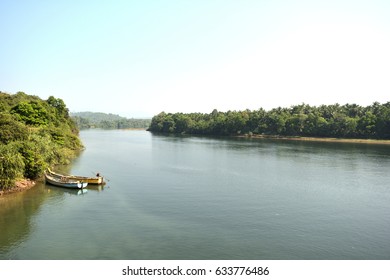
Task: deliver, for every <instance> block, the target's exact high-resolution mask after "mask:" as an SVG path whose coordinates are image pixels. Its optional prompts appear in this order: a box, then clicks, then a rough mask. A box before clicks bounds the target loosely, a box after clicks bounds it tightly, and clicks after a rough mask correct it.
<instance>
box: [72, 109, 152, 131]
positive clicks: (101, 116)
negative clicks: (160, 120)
mask: <svg viewBox="0 0 390 280" xmlns="http://www.w3.org/2000/svg"><path fill="white" fill-rule="evenodd" d="M71 116H72V119H73V120H74V121H75V123H76V124H77V126H78V127H79V128H80V129H87V128H103V129H124V128H145V129H146V128H147V127H149V125H150V119H127V118H124V117H121V116H119V115H114V114H105V113H94V112H79V113H71Z"/></svg>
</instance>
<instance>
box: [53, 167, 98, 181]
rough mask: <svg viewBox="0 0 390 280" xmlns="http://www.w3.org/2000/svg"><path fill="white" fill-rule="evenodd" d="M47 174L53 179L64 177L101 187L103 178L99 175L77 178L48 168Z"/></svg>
mask: <svg viewBox="0 0 390 280" xmlns="http://www.w3.org/2000/svg"><path fill="white" fill-rule="evenodd" d="M47 172H48V173H49V174H50V175H52V176H53V177H66V178H69V179H72V180H78V181H82V182H87V183H88V184H91V185H102V184H104V177H103V176H100V174H99V173H98V174H96V177H86V176H77V175H63V174H59V173H56V172H54V171H52V170H51V169H50V168H48V169H47Z"/></svg>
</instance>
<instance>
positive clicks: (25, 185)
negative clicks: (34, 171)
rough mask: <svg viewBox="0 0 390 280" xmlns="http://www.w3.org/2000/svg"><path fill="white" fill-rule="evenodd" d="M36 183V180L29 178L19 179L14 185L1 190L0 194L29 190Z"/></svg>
mask: <svg viewBox="0 0 390 280" xmlns="http://www.w3.org/2000/svg"><path fill="white" fill-rule="evenodd" d="M36 183H37V182H36V181H33V180H30V179H22V180H19V181H17V182H16V183H15V186H14V187H13V188H10V189H6V190H1V191H0V196H3V195H8V194H12V193H17V192H22V191H26V190H29V189H31V188H32V187H34V186H35V185H36Z"/></svg>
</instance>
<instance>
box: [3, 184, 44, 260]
mask: <svg viewBox="0 0 390 280" xmlns="http://www.w3.org/2000/svg"><path fill="white" fill-rule="evenodd" d="M43 186H44V184H43V183H37V185H36V186H35V187H34V188H32V189H30V190H28V191H24V192H20V193H14V194H9V195H5V196H0V229H1V234H0V258H3V257H2V255H3V253H5V252H7V251H8V250H9V249H11V248H13V247H16V246H17V244H20V243H21V242H23V240H24V239H26V238H27V237H28V235H29V234H30V233H31V231H33V225H32V224H31V219H32V217H34V216H35V215H37V213H39V209H40V208H41V206H42V205H43V204H44V202H45V201H46V199H47V194H46V192H45V191H44V190H43Z"/></svg>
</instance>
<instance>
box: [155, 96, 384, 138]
mask: <svg viewBox="0 0 390 280" xmlns="http://www.w3.org/2000/svg"><path fill="white" fill-rule="evenodd" d="M148 130H149V131H152V132H161V133H177V134H203V135H240V134H247V135H255V134H263V135H281V136H305V137H336V138H363V139H390V102H387V103H384V104H380V103H378V102H375V103H373V104H372V105H370V106H365V107H364V106H360V105H357V104H345V105H340V104H333V105H321V106H310V105H308V104H300V105H295V106H291V107H289V108H282V107H278V108H274V109H272V110H269V111H266V110H264V109H262V108H260V109H259V110H253V111H251V110H245V111H228V112H219V111H217V110H216V109H215V110H213V111H212V112H211V113H210V114H204V113H165V112H161V113H160V114H158V115H156V116H154V117H153V118H152V122H151V124H150V127H149V128H148Z"/></svg>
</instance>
